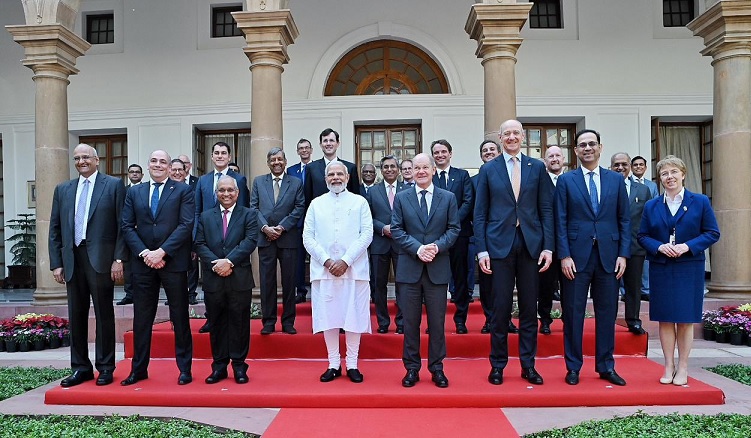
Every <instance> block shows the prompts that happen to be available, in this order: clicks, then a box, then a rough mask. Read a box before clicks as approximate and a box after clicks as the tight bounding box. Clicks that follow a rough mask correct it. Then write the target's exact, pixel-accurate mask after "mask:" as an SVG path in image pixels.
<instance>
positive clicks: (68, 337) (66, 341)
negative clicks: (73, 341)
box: [63, 336, 70, 347]
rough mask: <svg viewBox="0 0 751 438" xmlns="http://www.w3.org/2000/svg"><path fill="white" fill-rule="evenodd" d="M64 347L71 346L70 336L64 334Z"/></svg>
mask: <svg viewBox="0 0 751 438" xmlns="http://www.w3.org/2000/svg"><path fill="white" fill-rule="evenodd" d="M63 347H70V336H63Z"/></svg>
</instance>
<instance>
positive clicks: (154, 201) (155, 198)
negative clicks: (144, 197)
mask: <svg viewBox="0 0 751 438" xmlns="http://www.w3.org/2000/svg"><path fill="white" fill-rule="evenodd" d="M162 184H163V183H160V182H155V183H154V191H153V192H151V206H150V207H151V217H152V218H154V219H156V210H157V208H158V207H159V186H161V185H162Z"/></svg>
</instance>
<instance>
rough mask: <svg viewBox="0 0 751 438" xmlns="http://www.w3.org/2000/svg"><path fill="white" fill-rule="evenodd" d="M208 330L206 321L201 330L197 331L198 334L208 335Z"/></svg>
mask: <svg viewBox="0 0 751 438" xmlns="http://www.w3.org/2000/svg"><path fill="white" fill-rule="evenodd" d="M209 329H210V326H209V321H208V320H206V322H205V323H203V325H202V326H201V328H199V329H198V333H208V332H209Z"/></svg>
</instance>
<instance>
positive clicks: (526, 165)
mask: <svg viewBox="0 0 751 438" xmlns="http://www.w3.org/2000/svg"><path fill="white" fill-rule="evenodd" d="M519 155H521V157H522V158H521V161H520V162H519V170H520V171H521V173H522V178H521V181H520V186H519V199H521V197H522V193H524V187H526V186H527V181H528V180H529V172H530V170H531V169H532V162H531V161H530V158H529V157H528V156H526V155H524V154H521V153H520V154H519ZM509 185H510V184H509Z"/></svg>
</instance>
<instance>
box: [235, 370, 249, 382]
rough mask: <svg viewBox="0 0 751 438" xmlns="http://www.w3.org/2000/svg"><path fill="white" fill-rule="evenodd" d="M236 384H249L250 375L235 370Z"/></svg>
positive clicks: (243, 371)
mask: <svg viewBox="0 0 751 438" xmlns="http://www.w3.org/2000/svg"><path fill="white" fill-rule="evenodd" d="M235 383H239V384H240V385H244V384H246V383H248V373H247V372H246V371H245V370H235Z"/></svg>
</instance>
